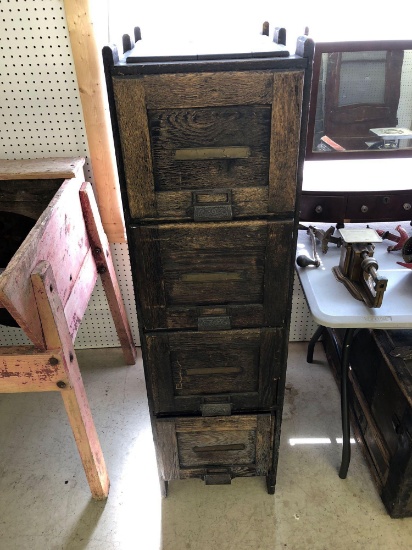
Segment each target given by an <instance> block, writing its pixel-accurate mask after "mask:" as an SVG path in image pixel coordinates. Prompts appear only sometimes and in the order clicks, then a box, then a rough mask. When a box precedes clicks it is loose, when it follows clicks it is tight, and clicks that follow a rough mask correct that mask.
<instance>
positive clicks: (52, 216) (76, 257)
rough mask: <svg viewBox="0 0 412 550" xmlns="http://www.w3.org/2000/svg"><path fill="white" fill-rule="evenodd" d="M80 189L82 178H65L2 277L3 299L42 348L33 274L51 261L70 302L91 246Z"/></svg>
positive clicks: (60, 288) (59, 287) (0, 295)
mask: <svg viewBox="0 0 412 550" xmlns="http://www.w3.org/2000/svg"><path fill="white" fill-rule="evenodd" d="M79 188H80V182H79V181H77V180H65V182H64V184H63V185H62V187H61V188H60V189H59V191H58V192H57V193H56V195H55V197H54V198H53V200H52V201H51V203H50V205H49V207H48V208H47V209H46V210H45V211H44V212H43V214H42V215H41V216H40V218H39V219H38V221H37V223H36V225H35V226H34V227H33V229H32V230H31V232H30V234H29V237H28V238H26V239H25V241H24V242H23V244H22V245H21V246H20V247H19V249H18V250H17V252H16V253H15V255H14V256H13V258H12V259H11V261H10V262H9V264H8V265H7V267H6V269H5V271H4V272H3V273H2V275H1V277H0V302H1V303H2V304H3V305H4V306H5V307H6V308H7V310H8V311H9V313H11V315H13V317H14V318H15V319H16V321H17V322H18V323H19V325H20V327H21V328H22V329H23V330H24V332H25V333H26V335H27V336H28V337H29V338H30V340H31V341H32V342H33V343H34V344H35V345H36V346H37V347H39V348H40V349H42V348H44V340H43V330H42V326H41V323H40V319H39V316H38V313H37V308H36V302H35V298H34V294H33V288H32V285H31V282H30V274H31V272H32V271H33V269H34V267H35V266H36V265H37V263H38V262H39V261H40V260H45V261H48V262H49V263H50V264H51V265H52V267H53V269H54V271H55V273H56V275H55V278H56V285H57V291H58V293H59V296H60V299H61V301H62V303H63V305H65V304H66V302H67V300H68V297H69V295H70V293H71V291H72V288H73V286H74V284H75V281H76V279H77V277H78V274H79V272H80V269H81V266H82V264H83V261H84V258H85V256H86V254H87V252H88V250H89V248H90V245H89V239H88V236H87V232H86V227H85V222H84V219H83V213H82V209H81V205H80V200H79Z"/></svg>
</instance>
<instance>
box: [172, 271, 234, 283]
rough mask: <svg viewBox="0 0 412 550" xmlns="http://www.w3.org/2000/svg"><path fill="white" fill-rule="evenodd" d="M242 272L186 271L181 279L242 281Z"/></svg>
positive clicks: (195, 281) (207, 281)
mask: <svg viewBox="0 0 412 550" xmlns="http://www.w3.org/2000/svg"><path fill="white" fill-rule="evenodd" d="M241 279H242V274H241V273H239V272H236V271H216V272H215V273H184V274H183V275H182V276H181V277H180V280H181V281H185V282H186V283H217V282H219V281H240V280H241Z"/></svg>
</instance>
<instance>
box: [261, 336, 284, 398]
mask: <svg viewBox="0 0 412 550" xmlns="http://www.w3.org/2000/svg"><path fill="white" fill-rule="evenodd" d="M284 332H285V331H284V329H283V328H275V329H268V328H262V329H261V334H260V356H259V359H260V361H259V407H260V408H261V409H270V408H271V407H273V406H274V405H275V404H276V399H277V388H278V384H279V378H280V376H281V374H282V368H283V366H284V362H283V358H284V340H285V334H284Z"/></svg>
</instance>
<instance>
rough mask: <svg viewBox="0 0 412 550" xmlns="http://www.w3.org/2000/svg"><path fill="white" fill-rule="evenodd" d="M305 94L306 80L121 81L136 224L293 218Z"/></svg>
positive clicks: (249, 76) (296, 74) (203, 77)
mask: <svg viewBox="0 0 412 550" xmlns="http://www.w3.org/2000/svg"><path fill="white" fill-rule="evenodd" d="M302 86H303V71H284V72H276V73H274V72H273V71H245V72H242V71H240V72H231V71H229V72H225V73H197V74H163V75H161V74H159V75H146V76H144V77H140V78H134V79H130V78H121V77H116V78H114V79H113V88H114V97H115V103H116V112H117V119H118V124H119V132H120V138H121V145H122V156H123V160H124V167H125V178H126V187H127V200H126V201H125V204H126V205H127V206H128V209H129V213H130V217H131V219H132V220H136V221H137V220H140V219H159V220H166V219H179V220H196V221H202V220H228V219H232V218H237V217H247V216H256V215H267V214H271V213H277V214H280V213H282V214H287V215H292V213H293V212H294V209H295V196H296V174H297V171H296V170H297V156H298V150H299V135H300V120H301V109H302ZM137 129H138V131H137Z"/></svg>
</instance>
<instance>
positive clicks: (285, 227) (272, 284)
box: [263, 220, 293, 326]
mask: <svg viewBox="0 0 412 550" xmlns="http://www.w3.org/2000/svg"><path fill="white" fill-rule="evenodd" d="M292 232H293V221H292V220H290V221H283V222H273V223H269V224H268V236H267V246H266V255H265V268H264V284H263V287H264V299H263V303H264V305H265V309H264V312H265V321H264V324H265V325H266V326H277V325H283V324H284V323H285V318H286V315H287V314H288V304H289V298H290V297H289V276H291V274H290V273H288V272H287V269H290V268H289V265H290V263H289V262H288V260H287V259H288V258H290V254H291V252H292V250H291V246H292ZM286 266H288V267H286Z"/></svg>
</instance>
